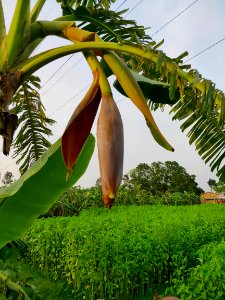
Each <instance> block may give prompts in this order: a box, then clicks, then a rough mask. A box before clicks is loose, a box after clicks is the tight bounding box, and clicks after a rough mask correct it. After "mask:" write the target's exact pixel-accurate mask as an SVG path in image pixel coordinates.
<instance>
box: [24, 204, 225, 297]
mask: <svg viewBox="0 0 225 300" xmlns="http://www.w3.org/2000/svg"><path fill="white" fill-rule="evenodd" d="M224 238H225V206H223V205H195V206H181V207H174V206H129V207H128V206H126V207H114V208H113V210H112V211H110V212H109V211H107V210H106V209H100V208H99V209H91V210H87V211H83V212H82V213H81V214H80V215H79V216H78V217H61V218H60V217H59V218H50V219H41V220H38V221H37V222H36V224H35V226H34V227H33V228H32V230H31V231H30V232H29V234H28V236H27V239H26V242H27V244H28V253H27V261H28V262H29V263H30V264H31V265H32V267H35V268H37V269H39V270H41V271H42V272H43V275H47V276H48V277H49V278H52V279H54V280H59V281H61V282H64V283H66V284H67V285H68V286H69V287H70V289H71V290H72V292H73V294H74V299H90V300H91V299H107V300H110V299H120V300H122V299H136V297H140V296H141V295H144V294H146V293H148V292H149V291H150V290H151V289H154V288H156V289H161V287H163V288H164V290H165V289H166V288H167V291H166V293H170V294H173V295H177V296H179V297H181V299H186V300H187V299H196V300H198V299H199V300H200V299H201V300H203V299H207V300H210V299H224V298H225V284H224V283H223V282H225V281H224V279H225V271H224V268H223V266H225V254H223V253H225V251H223V250H225V244H224V243H223V242H222V241H223V239H224ZM217 249H218V250H217ZM221 253H222V255H221ZM138 299H139V298H138Z"/></svg>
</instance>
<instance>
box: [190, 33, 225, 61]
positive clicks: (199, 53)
mask: <svg viewBox="0 0 225 300" xmlns="http://www.w3.org/2000/svg"><path fill="white" fill-rule="evenodd" d="M224 40H225V37H224V38H222V39H221V40H219V41H217V42H216V43H214V44H212V45H211V46H209V47H207V48H205V49H204V50H202V51H200V52H198V53H197V54H195V55H194V56H192V57H190V58H189V59H187V60H186V61H184V63H186V62H188V61H190V60H191V59H194V58H195V57H197V56H199V55H201V54H202V53H204V52H206V51H207V50H209V49H211V48H213V47H214V46H216V45H218V44H219V43H221V42H222V41H224Z"/></svg>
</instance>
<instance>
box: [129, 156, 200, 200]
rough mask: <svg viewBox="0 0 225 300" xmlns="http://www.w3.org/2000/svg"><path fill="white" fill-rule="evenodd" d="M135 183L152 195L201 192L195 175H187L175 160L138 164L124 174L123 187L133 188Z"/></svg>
mask: <svg viewBox="0 0 225 300" xmlns="http://www.w3.org/2000/svg"><path fill="white" fill-rule="evenodd" d="M136 185H139V186H140V188H141V189H143V190H147V191H149V192H150V193H152V194H153V195H157V194H164V193H166V192H170V193H174V192H181V193H183V192H194V193H195V194H197V195H199V194H201V193H202V192H203V190H202V189H201V188H200V187H198V184H197V182H196V181H195V175H189V174H188V173H187V171H186V170H185V168H183V167H182V166H180V165H179V164H178V163H177V162H175V161H166V162H165V163H163V162H154V163H152V164H151V165H150V166H149V165H147V164H145V163H142V164H139V165H138V166H137V167H136V168H135V169H132V170H131V171H130V172H129V173H128V174H127V175H125V176H124V186H125V187H127V188H133V187H134V186H136Z"/></svg>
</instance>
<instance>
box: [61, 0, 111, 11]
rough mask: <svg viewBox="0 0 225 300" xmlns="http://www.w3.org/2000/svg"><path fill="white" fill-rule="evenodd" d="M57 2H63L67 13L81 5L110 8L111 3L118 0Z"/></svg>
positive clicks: (63, 0) (65, 0)
mask: <svg viewBox="0 0 225 300" xmlns="http://www.w3.org/2000/svg"><path fill="white" fill-rule="evenodd" d="M57 2H58V3H61V6H62V8H63V10H64V13H66V14H67V13H68V11H70V10H71V9H73V8H77V7H80V6H84V7H95V8H96V7H101V8H104V9H109V8H110V5H111V4H112V3H115V2H116V0H57Z"/></svg>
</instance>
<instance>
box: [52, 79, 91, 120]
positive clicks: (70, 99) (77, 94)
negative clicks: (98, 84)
mask: <svg viewBox="0 0 225 300" xmlns="http://www.w3.org/2000/svg"><path fill="white" fill-rule="evenodd" d="M89 86H90V84H89V85H87V86H86V87H84V88H83V89H82V90H80V91H79V92H78V93H76V94H75V95H73V96H72V97H71V98H69V99H68V100H67V101H66V102H65V103H64V104H63V105H61V106H59V107H58V108H57V109H56V110H54V111H53V112H52V113H51V114H50V115H49V117H51V116H52V115H54V114H55V113H56V112H57V111H59V110H60V109H61V108H63V107H64V106H65V105H67V104H68V103H69V102H70V101H72V100H73V99H74V98H76V97H77V96H79V95H80V94H81V93H82V92H83V91H85V90H86V89H87V88H88V87H89Z"/></svg>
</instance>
